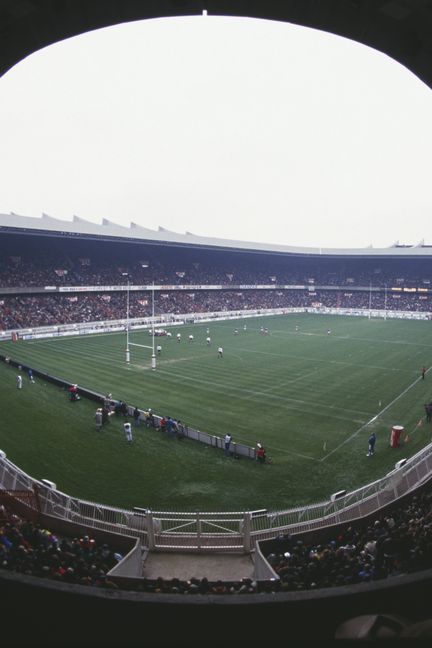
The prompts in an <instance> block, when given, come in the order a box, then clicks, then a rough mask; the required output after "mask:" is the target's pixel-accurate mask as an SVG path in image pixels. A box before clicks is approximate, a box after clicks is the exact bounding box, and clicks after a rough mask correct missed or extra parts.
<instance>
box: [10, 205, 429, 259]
mask: <svg viewBox="0 0 432 648" xmlns="http://www.w3.org/2000/svg"><path fill="white" fill-rule="evenodd" d="M2 233H3V234H4V233H14V234H32V233H33V234H38V235H45V236H64V237H68V236H77V237H82V238H100V239H104V240H106V239H110V240H116V241H121V240H123V241H131V240H132V241H135V242H142V243H153V244H159V245H164V244H165V245H173V246H182V247H202V248H206V249H213V250H215V249H219V250H233V251H234V250H236V251H242V252H263V253H266V254H290V255H299V256H306V255H310V256H350V257H353V256H356V257H377V258H378V257H380V258H382V257H394V258H416V257H417V258H420V257H422V258H424V257H432V246H429V245H424V244H423V242H420V243H419V244H417V245H399V243H394V244H393V245H391V246H389V247H388V248H374V247H372V246H370V247H366V248H317V247H315V248H314V247H294V246H289V245H278V244H271V243H257V242H251V241H235V240H230V239H220V238H211V237H207V236H198V235H196V234H191V232H186V233H185V234H179V233H177V232H172V231H170V230H167V229H165V228H164V227H159V229H158V230H152V229H147V228H146V227H141V226H140V225H137V224H136V223H131V224H130V226H129V227H124V226H123V225H117V224H116V223H113V222H111V221H109V220H107V219H106V218H104V219H103V220H102V223H101V224H100V225H98V224H97V223H93V222H91V221H88V220H85V219H84V218H79V217H78V216H74V217H73V219H72V220H71V221H66V220H63V219H59V218H53V217H52V216H49V215H48V214H42V216H41V217H39V218H34V217H30V216H20V215H18V214H15V213H13V212H12V213H10V214H0V235H1V234H2Z"/></svg>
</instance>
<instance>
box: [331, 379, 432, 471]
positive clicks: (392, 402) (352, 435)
mask: <svg viewBox="0 0 432 648" xmlns="http://www.w3.org/2000/svg"><path fill="white" fill-rule="evenodd" d="M430 368H431V367H429V368H428V369H427V371H426V372H425V373H428V371H429V369H430ZM419 380H421V376H419V377H418V378H416V379H415V380H414V382H412V383H411V385H408V387H407V388H406V389H404V390H403V392H401V393H400V394H399V396H396V398H394V399H393V400H392V401H391V403H389V404H388V405H386V406H385V407H384V409H382V410H381V411H380V412H378V414H376V415H375V416H373V417H372V418H371V419H370V421H367V423H363V425H362V426H361V427H359V429H358V430H356V431H355V432H353V434H351V436H349V437H348V438H347V439H345V440H344V441H342V443H339V445H338V446H336V448H334V449H333V450H331V451H330V452H328V453H327V454H326V455H325V456H324V457H322V459H320V461H325V460H326V459H328V458H329V457H330V456H331V455H332V454H334V453H335V452H337V450H339V449H340V448H342V446H344V445H345V444H346V443H349V442H350V441H351V440H352V439H354V438H355V437H356V436H357V435H358V434H359V433H360V432H361V431H362V430H364V429H365V428H366V427H367V426H368V425H370V424H371V423H373V422H374V421H376V420H377V418H379V417H380V416H382V415H383V414H384V412H386V411H387V410H388V409H389V408H390V407H391V406H392V405H394V403H396V402H397V401H398V400H399V399H400V398H402V396H404V395H405V394H406V393H407V392H409V390H410V389H412V388H413V387H414V385H416V384H417V383H418V382H419Z"/></svg>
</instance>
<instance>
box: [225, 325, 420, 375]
mask: <svg viewBox="0 0 432 648" xmlns="http://www.w3.org/2000/svg"><path fill="white" fill-rule="evenodd" d="M326 335H327V334H326ZM237 351H242V352H243V353H261V354H262V355H269V356H276V357H278V358H280V357H281V354H280V353H273V352H271V351H258V350H256V349H237ZM283 357H284V358H296V359H297V358H298V359H300V360H305V359H306V360H310V362H311V363H312V362H322V363H324V364H335V365H345V366H347V367H354V368H355V367H364V368H365V369H378V370H379V371H400V372H401V373H410V374H412V373H413V371H412V370H409V369H396V368H394V367H379V366H376V365H370V364H358V363H354V362H346V361H344V360H325V359H323V358H313V357H312V358H310V357H307V358H306V357H305V356H299V355H294V354H292V353H287V354H286V355H284V356H283Z"/></svg>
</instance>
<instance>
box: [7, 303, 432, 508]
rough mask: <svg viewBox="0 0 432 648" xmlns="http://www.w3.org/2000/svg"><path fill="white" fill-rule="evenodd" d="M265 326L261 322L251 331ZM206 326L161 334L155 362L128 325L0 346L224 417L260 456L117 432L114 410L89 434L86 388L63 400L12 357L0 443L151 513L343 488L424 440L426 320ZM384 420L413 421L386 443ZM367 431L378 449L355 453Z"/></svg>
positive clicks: (284, 319)
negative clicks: (21, 372)
mask: <svg viewBox="0 0 432 648" xmlns="http://www.w3.org/2000/svg"><path fill="white" fill-rule="evenodd" d="M244 323H246V324H247V330H246V331H244V330H243V325H244ZM262 325H263V326H266V327H268V328H269V334H268V335H261V334H260V332H259V329H260V326H262ZM208 326H209V328H210V336H211V338H212V344H211V346H209V347H208V346H207V345H206V342H205V339H206V336H207V334H206V328H207V325H206V324H202V325H201V324H200V325H198V324H195V325H193V326H184V327H181V328H179V329H177V328H173V329H172V332H173V337H172V338H170V339H167V338H159V339H158V340H160V343H161V345H162V355H161V356H160V357H158V358H157V369H156V371H152V370H151V368H150V357H151V349H150V348H144V347H139V346H131V362H130V364H129V365H127V364H126V362H125V346H126V335H125V333H119V334H110V335H92V336H82V337H73V338H72V337H71V338H51V339H43V340H37V341H28V342H22V341H21V342H18V343H12V342H3V343H1V345H0V348H1V351H2V353H5V354H7V355H9V356H10V357H11V358H13V359H15V360H18V361H20V362H22V363H23V364H26V365H30V366H32V367H33V368H37V369H43V370H47V371H48V372H49V373H51V374H53V375H56V376H59V377H62V378H64V379H66V380H68V381H70V382H76V383H78V384H79V385H81V386H83V387H87V388H90V389H93V390H95V391H99V392H101V393H107V392H111V393H112V394H113V397H114V398H121V399H123V400H125V401H126V402H127V403H128V404H131V405H138V407H140V408H148V407H152V408H153V410H154V412H156V413H157V414H160V415H170V416H173V417H174V418H176V419H181V420H182V421H184V422H186V423H187V424H188V425H189V426H191V427H195V428H197V429H199V430H202V431H205V432H208V433H211V434H217V435H218V436H223V435H224V434H225V432H226V431H227V430H229V431H230V432H231V433H232V434H233V438H234V440H235V441H238V442H242V443H245V444H247V445H251V446H255V445H256V442H257V441H261V442H262V443H263V444H264V445H265V447H266V449H267V454H268V455H270V456H271V457H272V462H271V463H269V464H266V465H258V464H257V463H256V462H254V461H252V460H248V459H241V460H239V461H236V460H234V459H232V458H227V457H225V456H224V454H223V453H222V452H221V451H220V450H216V449H214V448H209V447H207V446H205V445H202V444H199V443H197V442H194V441H191V440H183V441H179V440H177V439H170V438H166V437H165V436H163V435H162V434H161V433H160V432H157V431H153V430H151V431H150V430H146V429H145V428H144V427H143V428H141V429H137V430H134V443H133V444H132V445H130V446H129V445H127V443H126V441H125V439H124V435H123V431H122V423H123V421H121V420H120V419H117V418H115V417H112V419H111V421H110V423H109V424H108V426H107V427H106V428H104V430H103V431H102V432H100V433H97V432H96V431H95V428H94V419H93V415H94V411H95V403H94V402H90V401H86V400H81V401H79V402H78V403H70V402H69V400H68V398H67V394H66V392H65V391H64V390H62V389H59V388H58V387H55V386H53V385H51V384H48V383H45V382H43V381H40V380H37V381H36V384H34V385H32V384H30V383H29V381H28V380H27V377H26V376H24V386H23V389H22V390H17V388H16V383H15V376H16V373H17V370H16V369H14V368H12V367H10V366H8V365H6V364H5V363H2V364H1V365H0V384H1V389H2V401H3V404H2V420H3V425H2V426H1V429H0V448H2V449H3V450H5V451H6V453H7V455H8V457H9V459H11V461H13V462H14V463H16V464H18V465H19V466H20V467H21V468H22V469H23V470H25V471H26V472H28V473H29V474H31V475H32V476H34V477H36V478H47V479H51V480H53V481H55V482H56V483H57V486H58V488H59V489H60V490H62V491H64V492H66V493H68V494H70V495H74V496H77V497H81V498H83V499H90V500H93V501H98V502H100V503H104V504H112V505H115V506H124V507H132V506H142V507H149V508H152V509H153V510H159V511H162V510H163V511H169V510H185V511H186V510H206V511H243V510H251V509H258V508H268V509H273V510H276V509H277V510H281V509H284V508H287V507H288V506H294V505H297V504H304V503H311V502H318V501H322V500H324V499H327V498H328V497H329V496H330V495H331V493H333V492H335V491H337V490H341V489H346V490H352V489H354V488H356V487H358V486H360V485H362V484H365V483H368V482H370V481H373V480H375V479H378V478H379V477H381V476H383V475H385V474H386V473H387V472H389V471H390V470H391V469H393V468H394V464H395V462H396V461H398V460H399V459H401V458H402V457H409V456H411V455H412V454H414V453H415V452H417V451H418V450H420V449H421V448H422V447H423V446H424V445H426V444H427V443H429V442H430V436H431V430H432V426H431V425H430V424H427V423H425V422H424V403H426V402H427V401H429V400H431V399H432V371H431V372H430V375H429V374H427V375H426V379H425V380H424V381H423V380H421V379H420V370H421V367H422V365H425V366H426V367H427V368H429V367H430V366H431V365H432V323H431V322H426V321H418V322H413V321H403V320H387V321H384V320H378V319H377V320H374V319H371V320H368V319H367V318H355V317H341V316H334V317H333V316H327V315H317V316H313V315H304V314H301V315H286V316H277V317H265V318H264V317H262V318H258V317H257V318H253V319H252V318H251V319H247V320H236V321H228V322H217V323H210V324H209V325H208ZM296 326H298V327H299V330H298V331H296V330H295V327H296ZM236 327H237V328H238V330H239V334H238V335H234V329H235V328H236ZM327 329H331V334H327ZM177 330H180V331H181V333H182V341H181V343H180V344H179V343H177V341H176V339H175V334H176V333H177ZM191 332H193V334H194V338H195V339H194V342H193V343H189V342H188V341H187V336H188V334H189V333H191ZM130 341H131V342H134V343H137V344H144V345H150V344H151V337H150V336H149V335H148V332H146V331H140V332H134V333H131V336H130ZM219 345H221V346H223V348H224V357H223V358H222V359H219V358H218V357H217V347H218V346H219ZM420 419H422V420H423V422H422V424H421V425H418V423H419V421H420ZM395 424H399V425H403V426H404V427H405V431H406V432H407V433H408V435H409V442H407V443H402V446H401V447H400V448H398V449H393V448H390V445H389V439H390V430H391V427H392V426H393V425H395ZM372 429H374V430H375V432H376V434H377V444H376V454H375V456H374V457H366V452H367V439H368V436H369V434H370V432H371V431H372ZM404 436H405V435H404Z"/></svg>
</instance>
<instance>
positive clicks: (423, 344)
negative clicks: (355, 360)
mask: <svg viewBox="0 0 432 648" xmlns="http://www.w3.org/2000/svg"><path fill="white" fill-rule="evenodd" d="M273 333H274V334H278V333H280V334H282V335H281V336H280V337H283V336H284V335H285V334H288V335H313V336H317V337H327V333H309V332H307V331H297V332H296V333H295V332H292V331H283V330H275V331H273ZM274 337H277V335H274ZM331 337H332V338H333V339H338V340H348V339H349V340H350V341H354V340H355V341H359V342H379V343H381V342H383V343H385V344H397V345H400V344H403V346H406V345H407V344H409V345H411V346H419V347H427V348H430V347H431V346H432V345H431V344H426V343H422V342H406V341H405V340H387V339H379V340H377V339H376V338H362V337H351V336H350V335H335V334H333V333H332V335H331Z"/></svg>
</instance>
